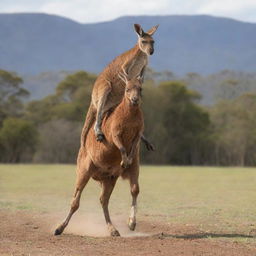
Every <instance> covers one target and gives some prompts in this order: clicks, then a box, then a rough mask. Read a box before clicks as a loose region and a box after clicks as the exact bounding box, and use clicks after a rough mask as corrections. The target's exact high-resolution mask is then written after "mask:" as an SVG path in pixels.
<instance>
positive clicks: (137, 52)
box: [133, 43, 148, 58]
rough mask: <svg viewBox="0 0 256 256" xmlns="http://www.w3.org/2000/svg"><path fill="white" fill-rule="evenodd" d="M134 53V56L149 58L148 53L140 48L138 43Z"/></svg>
mask: <svg viewBox="0 0 256 256" xmlns="http://www.w3.org/2000/svg"><path fill="white" fill-rule="evenodd" d="M133 53H134V56H136V57H138V58H140V57H142V58H148V55H147V54H146V53H145V52H143V51H142V50H141V49H140V47H139V44H138V43H137V44H136V45H135V46H134V47H133Z"/></svg>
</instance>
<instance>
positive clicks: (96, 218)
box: [56, 213, 151, 237]
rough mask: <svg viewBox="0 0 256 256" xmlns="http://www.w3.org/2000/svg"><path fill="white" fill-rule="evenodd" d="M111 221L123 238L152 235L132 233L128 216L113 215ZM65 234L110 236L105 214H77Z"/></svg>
mask: <svg viewBox="0 0 256 256" xmlns="http://www.w3.org/2000/svg"><path fill="white" fill-rule="evenodd" d="M111 219H112V222H113V224H114V226H115V227H116V229H117V230H118V231H119V232H120V234H121V236H122V237H141V236H150V235H151V234H147V233H143V232H137V231H131V230H130V229H129V228H128V225H127V220H128V214H127V216H121V215H113V216H112V218H111ZM56 226H57V225H56ZM64 233H66V234H74V235H81V236H92V237H108V236H109V232H108V230H107V225H106V223H105V219H104V216H103V213H102V215H99V214H91V213H86V214H81V213H79V214H75V215H74V216H73V217H72V219H71V220H70V222H69V225H68V226H67V227H66V229H65V231H64Z"/></svg>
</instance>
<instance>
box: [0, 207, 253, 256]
mask: <svg viewBox="0 0 256 256" xmlns="http://www.w3.org/2000/svg"><path fill="white" fill-rule="evenodd" d="M56 221H57V220H56V216H55V217H54V216H49V214H35V213H29V212H28V211H17V212H14V211H8V210H1V211H0V228H1V229H0V255H31V256H33V255H48V256H49V255H72V256H73V255H74V256H75V255H76V256H77V255H92V256H98V255H100V256H103V255H145V256H150V255H168V256H169V255H197V256H198V255H204V256H205V255H218V256H220V255H225V256H229V255H239V256H241V255H250V256H253V255H256V247H255V244H251V243H240V242H236V241H232V239H231V240H230V239H227V238H228V237H232V236H233V237H235V236H236V234H233V235H232V234H209V233H203V232H200V231H199V230H198V229H197V228H196V227H193V226H171V225H164V224H163V223H156V222H155V223H152V222H151V221H149V220H147V218H145V220H144V221H141V220H139V223H138V225H137V231H136V232H137V233H135V236H132V237H117V238H111V237H92V236H81V235H74V234H70V233H65V232H64V234H63V235H61V236H54V235H53V226H54V225H55V224H56ZM121 234H122V233H121ZM136 235H138V236H136ZM240 236H241V235H240ZM209 237H211V238H209Z"/></svg>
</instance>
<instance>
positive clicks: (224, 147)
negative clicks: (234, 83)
mask: <svg viewBox="0 0 256 256" xmlns="http://www.w3.org/2000/svg"><path fill="white" fill-rule="evenodd" d="M254 109H256V95H255V94H244V95H242V96H240V97H239V98H237V99H234V100H230V101H227V100H226V101H221V102H219V103H218V104H217V105H216V106H214V107H213V108H212V109H211V111H210V113H211V120H212V123H213V125H214V136H215V158H216V161H215V163H216V164H218V165H240V166H244V165H255V164H256V153H255V152H256V146H255V145H256V112H255V111H254Z"/></svg>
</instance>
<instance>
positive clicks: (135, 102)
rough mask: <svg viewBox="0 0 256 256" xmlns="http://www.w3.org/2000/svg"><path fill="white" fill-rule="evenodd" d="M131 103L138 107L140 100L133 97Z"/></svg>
mask: <svg viewBox="0 0 256 256" xmlns="http://www.w3.org/2000/svg"><path fill="white" fill-rule="evenodd" d="M131 102H132V105H138V103H139V98H138V97H132V99H131Z"/></svg>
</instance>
